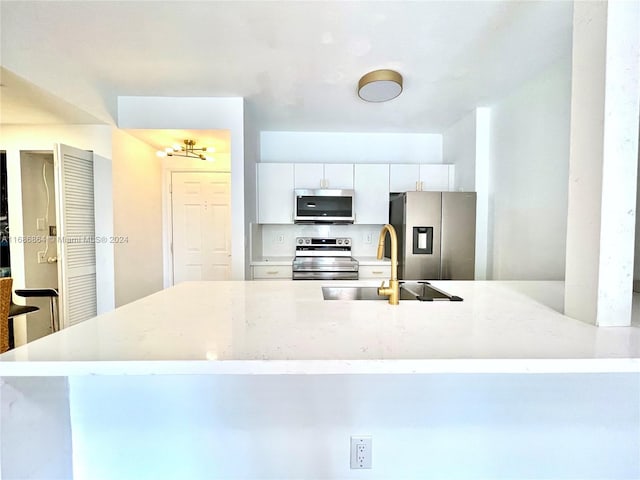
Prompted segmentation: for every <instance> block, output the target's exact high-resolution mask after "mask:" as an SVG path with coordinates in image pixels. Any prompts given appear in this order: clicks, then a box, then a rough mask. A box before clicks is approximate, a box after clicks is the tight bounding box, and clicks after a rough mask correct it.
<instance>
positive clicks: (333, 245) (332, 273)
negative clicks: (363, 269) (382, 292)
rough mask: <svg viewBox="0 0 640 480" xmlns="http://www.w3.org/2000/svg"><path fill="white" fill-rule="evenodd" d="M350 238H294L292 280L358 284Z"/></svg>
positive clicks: (356, 265)
mask: <svg viewBox="0 0 640 480" xmlns="http://www.w3.org/2000/svg"><path fill="white" fill-rule="evenodd" d="M351 244H352V242H351V239H350V238H344V237H343V238H315V237H297V238H296V256H295V258H294V259H293V279H294V280H357V279H358V261H357V260H356V259H355V258H353V257H352V256H351Z"/></svg>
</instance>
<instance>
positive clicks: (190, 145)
mask: <svg viewBox="0 0 640 480" xmlns="http://www.w3.org/2000/svg"><path fill="white" fill-rule="evenodd" d="M213 152H215V149H214V148H213V147H202V148H196V141H195V140H190V139H187V140H185V141H184V142H183V144H182V145H178V144H176V145H173V146H172V147H167V148H165V149H164V150H158V151H157V152H156V155H158V156H159V157H188V158H199V159H200V160H207V161H209V162H213V161H214V160H215V159H214V158H213V157H212V156H210V155H205V153H213Z"/></svg>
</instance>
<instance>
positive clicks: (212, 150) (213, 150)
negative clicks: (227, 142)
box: [202, 147, 216, 152]
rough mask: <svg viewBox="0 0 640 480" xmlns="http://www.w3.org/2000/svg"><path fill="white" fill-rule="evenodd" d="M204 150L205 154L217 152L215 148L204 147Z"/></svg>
mask: <svg viewBox="0 0 640 480" xmlns="http://www.w3.org/2000/svg"><path fill="white" fill-rule="evenodd" d="M202 150H203V151H205V152H215V151H216V149H215V148H213V147H204V148H203V149H202Z"/></svg>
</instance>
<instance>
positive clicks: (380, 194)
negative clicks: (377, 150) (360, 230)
mask: <svg viewBox="0 0 640 480" xmlns="http://www.w3.org/2000/svg"><path fill="white" fill-rule="evenodd" d="M353 202H354V211H355V223H361V224H370V225H371V224H384V223H389V165H387V164H365V163H359V164H356V165H355V174H354V195H353Z"/></svg>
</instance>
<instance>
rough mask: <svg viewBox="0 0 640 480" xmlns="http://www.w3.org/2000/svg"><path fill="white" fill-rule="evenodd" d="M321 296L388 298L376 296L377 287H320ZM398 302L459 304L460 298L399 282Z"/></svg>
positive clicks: (423, 285) (417, 283) (420, 283)
mask: <svg viewBox="0 0 640 480" xmlns="http://www.w3.org/2000/svg"><path fill="white" fill-rule="evenodd" d="M322 296H323V298H324V299H325V300H388V297H384V296H381V295H378V287H356V286H354V287H322ZM400 300H420V301H421V302H432V301H434V300H448V301H452V302H461V301H462V298H460V297H457V296H455V295H450V294H448V293H447V292H444V291H442V290H440V289H438V288H436V287H434V286H432V285H430V284H429V282H425V281H414V282H411V281H401V283H400Z"/></svg>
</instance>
